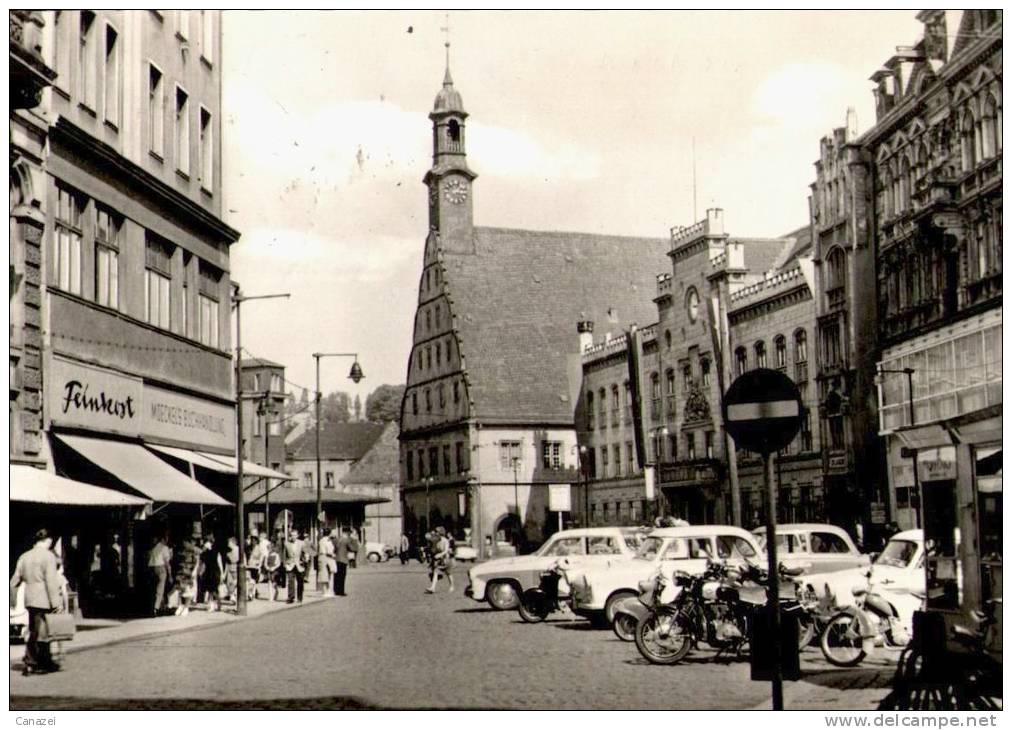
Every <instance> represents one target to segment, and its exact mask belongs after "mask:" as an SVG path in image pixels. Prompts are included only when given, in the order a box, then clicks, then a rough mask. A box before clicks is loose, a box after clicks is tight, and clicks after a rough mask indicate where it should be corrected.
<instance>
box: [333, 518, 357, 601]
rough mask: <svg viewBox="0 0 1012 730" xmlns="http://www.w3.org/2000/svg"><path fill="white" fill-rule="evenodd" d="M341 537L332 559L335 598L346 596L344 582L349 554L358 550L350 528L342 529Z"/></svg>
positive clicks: (346, 577)
mask: <svg viewBox="0 0 1012 730" xmlns="http://www.w3.org/2000/svg"><path fill="white" fill-rule="evenodd" d="M341 532H342V534H341V537H340V538H339V539H338V541H337V549H336V550H335V555H334V559H335V561H336V563H337V566H336V567H337V572H336V573H335V574H334V595H335V596H346V595H348V594H347V593H345V582H346V581H347V579H348V561H349V560H350V559H351V558H350V555H351V553H357V552H358V551H359V549H360V545H359V544H358V540H356V539H355V538H354V537H353V536H352V534H351V528H350V527H345V528H343V529H342V531H341Z"/></svg>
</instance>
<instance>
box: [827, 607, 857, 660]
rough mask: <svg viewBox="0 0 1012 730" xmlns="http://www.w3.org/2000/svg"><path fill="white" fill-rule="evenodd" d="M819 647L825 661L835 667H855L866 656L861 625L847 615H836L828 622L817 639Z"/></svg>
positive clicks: (855, 618) (853, 617) (854, 617)
mask: <svg viewBox="0 0 1012 730" xmlns="http://www.w3.org/2000/svg"><path fill="white" fill-rule="evenodd" d="M819 646H820V647H821V648H822V655H823V656H825V657H826V661H828V662H829V663H830V664H832V665H833V666H836V667H856V666H857V665H858V664H860V663H861V662H862V661H863V660H864V658H865V657H866V656H867V653H866V652H865V650H864V641H863V640H862V638H861V625H860V623H859V622H858V620H857V617H856V616H852V615H850V614H849V613H838V614H836V615H835V616H833V618H831V619H830V620H829V623H827V624H826V627H825V628H824V629H823V630H822V635H821V636H820V637H819Z"/></svg>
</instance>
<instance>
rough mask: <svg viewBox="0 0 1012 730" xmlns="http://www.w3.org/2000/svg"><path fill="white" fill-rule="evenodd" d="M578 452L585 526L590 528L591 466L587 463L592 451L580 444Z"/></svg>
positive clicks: (577, 447) (576, 448) (577, 448)
mask: <svg viewBox="0 0 1012 730" xmlns="http://www.w3.org/2000/svg"><path fill="white" fill-rule="evenodd" d="M574 449H575V451H576V458H577V460H578V462H579V464H580V475H581V476H582V477H583V510H582V512H583V520H581V521H582V522H583V526H584V527H590V470H589V469H588V467H589V466H590V464H589V463H588V461H587V455H588V454H589V453H590V449H588V448H587V445H586V444H580V445H579V446H576V447H574Z"/></svg>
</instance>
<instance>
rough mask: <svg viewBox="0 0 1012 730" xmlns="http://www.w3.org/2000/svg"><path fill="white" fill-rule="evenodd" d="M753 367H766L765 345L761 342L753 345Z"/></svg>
mask: <svg viewBox="0 0 1012 730" xmlns="http://www.w3.org/2000/svg"><path fill="white" fill-rule="evenodd" d="M754 349H755V366H756V367H757V368H764V367H766V366H767V365H768V363H767V362H766V343H765V342H763V341H762V340H759V342H757V343H755V348H754Z"/></svg>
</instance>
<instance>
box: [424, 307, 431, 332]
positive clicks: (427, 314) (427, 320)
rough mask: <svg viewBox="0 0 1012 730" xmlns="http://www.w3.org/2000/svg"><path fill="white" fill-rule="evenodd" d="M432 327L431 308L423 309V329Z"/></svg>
mask: <svg viewBox="0 0 1012 730" xmlns="http://www.w3.org/2000/svg"><path fill="white" fill-rule="evenodd" d="M431 329H432V310H431V309H426V310H425V331H426V332H428V331H429V330H431Z"/></svg>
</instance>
